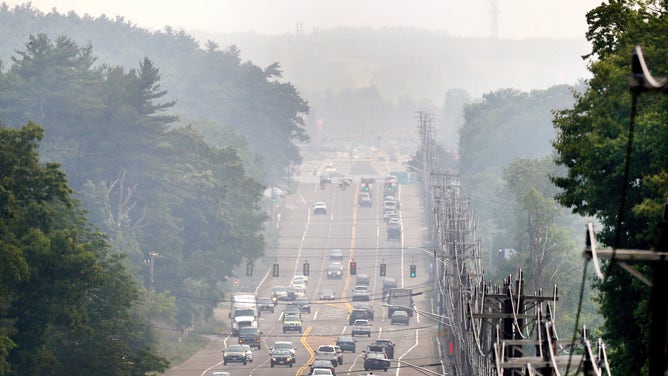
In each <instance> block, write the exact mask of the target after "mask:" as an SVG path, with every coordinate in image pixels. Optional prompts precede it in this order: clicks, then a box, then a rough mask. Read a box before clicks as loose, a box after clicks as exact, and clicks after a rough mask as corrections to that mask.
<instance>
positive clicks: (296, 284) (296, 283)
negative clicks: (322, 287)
mask: <svg viewBox="0 0 668 376" xmlns="http://www.w3.org/2000/svg"><path fill="white" fill-rule="evenodd" d="M290 287H293V288H295V289H297V288H301V289H306V281H304V280H303V279H299V278H298V279H294V278H293V279H292V282H290Z"/></svg>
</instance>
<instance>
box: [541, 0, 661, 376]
mask: <svg viewBox="0 0 668 376" xmlns="http://www.w3.org/2000/svg"><path fill="white" fill-rule="evenodd" d="M667 11H668V9H667V4H666V3H665V2H662V1H645V0H639V1H635V0H634V1H626V0H617V1H610V2H608V3H604V4H601V5H600V6H598V7H597V8H595V9H593V10H591V11H590V12H589V13H588V14H587V20H588V23H589V31H588V33H587V37H588V39H589V41H590V42H591V43H592V52H591V54H590V55H589V58H590V59H591V63H590V70H591V72H592V74H593V78H592V79H591V80H590V81H589V82H588V84H589V86H588V88H587V90H586V91H585V92H584V93H582V94H580V95H577V96H576V103H575V104H574V106H573V107H572V108H570V109H567V110H563V111H559V112H558V113H557V114H556V116H555V120H554V125H555V128H556V129H557V137H556V139H555V141H554V148H555V150H556V153H557V155H556V161H557V163H558V164H559V165H561V166H564V167H566V168H567V170H568V172H567V175H566V176H563V177H555V178H554V179H553V180H554V182H555V184H556V185H557V186H558V187H560V188H561V189H562V190H563V191H562V192H561V193H560V194H559V195H558V196H557V199H558V201H559V202H560V203H561V204H562V205H564V206H566V207H569V208H571V209H572V210H573V212H575V213H578V214H581V215H587V216H594V217H596V218H597V219H598V220H599V221H600V222H601V224H602V229H600V231H598V234H597V238H598V241H599V242H600V243H602V244H604V245H607V246H611V247H615V248H631V249H650V248H651V246H652V243H653V231H654V226H655V224H656V223H657V222H658V220H659V219H660V218H661V208H662V205H663V202H664V200H665V197H666V196H667V195H668V173H667V172H666V168H667V167H666V166H668V148H667V146H666V145H668V132H666V129H665V119H666V118H667V116H668V102H667V101H666V100H665V97H660V96H655V95H651V94H650V93H648V94H643V95H642V96H641V97H640V99H639V101H638V106H637V117H636V119H635V130H634V133H633V143H632V145H631V146H632V152H631V154H629V155H627V153H626V150H627V149H626V145H627V142H628V140H629V128H628V124H629V121H630V118H631V104H632V98H631V95H630V92H629V90H628V79H629V77H630V75H631V56H632V51H633V48H634V46H635V45H636V44H641V45H642V47H643V50H644V51H645V53H646V54H647V58H648V60H649V61H650V62H652V61H656V62H661V63H663V62H665V61H666V60H667V59H666V58H667V57H668V33H667V31H668V22H667V20H668V19H667V18H666V17H665V15H666V12H667ZM659 69H660V70H662V69H665V66H664V67H659ZM627 156H628V157H630V159H629V165H628V172H629V173H628V179H627V180H626V181H623V180H624V176H625V168H626V167H627V165H626V157H627ZM623 200H625V201H623ZM622 202H625V204H624V205H623V206H622ZM618 223H620V224H621V227H619V226H618V225H617V224H618ZM635 267H637V268H640V269H641V270H642V266H640V265H635ZM597 286H598V288H599V289H600V290H601V292H602V294H601V297H600V306H601V312H602V314H603V315H604V317H605V320H606V321H605V327H604V333H603V334H604V339H605V340H606V341H607V342H608V346H609V348H612V349H614V352H612V354H611V361H612V364H613V368H614V369H615V372H616V373H620V374H634V373H642V372H639V371H638V370H639V369H641V368H642V366H643V364H645V362H646V359H647V354H648V348H647V328H646V323H647V321H648V320H647V299H648V296H649V290H648V289H647V288H645V287H643V286H642V285H641V284H640V283H639V282H638V281H637V280H635V278H634V277H632V276H630V275H629V274H628V273H627V272H625V271H623V270H621V269H620V268H617V267H615V266H614V265H613V266H612V267H610V268H606V279H605V281H603V282H600V283H598V285H597Z"/></svg>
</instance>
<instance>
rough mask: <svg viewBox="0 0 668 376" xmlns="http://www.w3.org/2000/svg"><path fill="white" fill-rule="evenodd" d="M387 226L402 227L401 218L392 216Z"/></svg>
mask: <svg viewBox="0 0 668 376" xmlns="http://www.w3.org/2000/svg"><path fill="white" fill-rule="evenodd" d="M387 227H388V228H390V227H401V218H398V217H390V219H388V220H387Z"/></svg>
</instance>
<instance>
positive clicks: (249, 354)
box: [241, 345, 253, 363]
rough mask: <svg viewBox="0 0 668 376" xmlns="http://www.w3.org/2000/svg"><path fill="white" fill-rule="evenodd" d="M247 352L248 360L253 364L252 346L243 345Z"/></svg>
mask: <svg viewBox="0 0 668 376" xmlns="http://www.w3.org/2000/svg"><path fill="white" fill-rule="evenodd" d="M241 347H243V348H244V350H246V360H247V361H249V362H251V363H253V349H252V348H251V347H250V345H241Z"/></svg>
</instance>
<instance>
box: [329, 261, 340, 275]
mask: <svg viewBox="0 0 668 376" xmlns="http://www.w3.org/2000/svg"><path fill="white" fill-rule="evenodd" d="M327 279H343V266H342V265H341V263H340V262H332V263H330V264H329V265H328V266H327Z"/></svg>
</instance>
